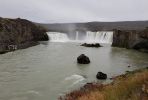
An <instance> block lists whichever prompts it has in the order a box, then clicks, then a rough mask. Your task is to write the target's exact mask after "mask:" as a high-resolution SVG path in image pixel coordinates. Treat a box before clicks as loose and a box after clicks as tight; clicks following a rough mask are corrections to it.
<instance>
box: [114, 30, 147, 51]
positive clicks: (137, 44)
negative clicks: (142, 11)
mask: <svg viewBox="0 0 148 100" xmlns="http://www.w3.org/2000/svg"><path fill="white" fill-rule="evenodd" d="M112 46H114V47H123V48H129V49H136V50H140V51H145V52H147V51H148V28H146V29H145V30H143V31H136V30H128V31H127V30H114V35H113V44H112Z"/></svg>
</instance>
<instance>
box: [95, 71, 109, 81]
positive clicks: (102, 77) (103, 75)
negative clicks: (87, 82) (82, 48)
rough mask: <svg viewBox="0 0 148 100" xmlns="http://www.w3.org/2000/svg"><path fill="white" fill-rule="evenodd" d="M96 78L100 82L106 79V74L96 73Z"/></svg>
mask: <svg viewBox="0 0 148 100" xmlns="http://www.w3.org/2000/svg"><path fill="white" fill-rule="evenodd" d="M96 78H97V79H100V80H104V79H107V74H105V73H103V72H98V73H97V75H96Z"/></svg>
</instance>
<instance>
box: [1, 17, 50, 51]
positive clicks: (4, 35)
mask: <svg viewBox="0 0 148 100" xmlns="http://www.w3.org/2000/svg"><path fill="white" fill-rule="evenodd" d="M48 39H49V38H48V35H47V34H46V29H44V28H42V27H40V26H37V25H35V24H34V23H32V22H30V21H28V20H25V19H20V18H17V19H8V18H0V52H1V53H4V52H8V51H12V50H16V49H22V48H26V47H30V46H33V45H36V44H38V42H37V41H47V40H48Z"/></svg>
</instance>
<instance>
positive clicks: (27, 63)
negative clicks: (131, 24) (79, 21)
mask: <svg viewBox="0 0 148 100" xmlns="http://www.w3.org/2000/svg"><path fill="white" fill-rule="evenodd" d="M82 53H83V54H86V55H87V56H88V57H89V58H90V60H91V63H90V64H88V65H79V64H77V61H76V59H77V57H78V56H79V55H80V54H82ZM129 65H130V66H131V67H130V68H128V66H129ZM143 67H148V54H146V53H141V52H138V51H134V50H128V49H123V48H113V47H110V46H105V47H101V48H86V47H82V46H80V43H52V42H51V43H50V42H49V43H45V44H40V45H37V46H34V47H30V48H27V49H23V50H17V51H15V52H9V53H6V54H3V55H0V100H57V98H58V97H59V96H62V95H64V94H65V93H67V92H69V91H72V90H74V89H78V88H79V87H80V86H83V85H84V84H85V83H87V82H92V81H98V82H100V83H105V82H110V80H109V79H108V80H106V81H99V80H97V79H96V74H97V72H98V71H102V72H104V73H107V74H108V77H109V78H110V77H112V76H117V75H120V74H123V73H125V72H126V71H132V70H135V69H139V68H143Z"/></svg>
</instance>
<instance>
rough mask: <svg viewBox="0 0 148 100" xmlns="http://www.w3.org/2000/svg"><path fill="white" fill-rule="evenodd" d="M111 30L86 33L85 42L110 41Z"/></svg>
mask: <svg viewBox="0 0 148 100" xmlns="http://www.w3.org/2000/svg"><path fill="white" fill-rule="evenodd" d="M112 38H113V32H110V31H99V32H91V31H88V32H87V33H86V38H85V42H89V43H112Z"/></svg>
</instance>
